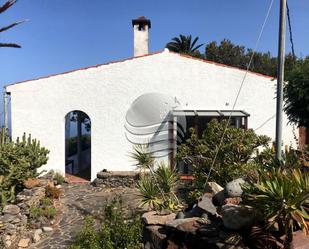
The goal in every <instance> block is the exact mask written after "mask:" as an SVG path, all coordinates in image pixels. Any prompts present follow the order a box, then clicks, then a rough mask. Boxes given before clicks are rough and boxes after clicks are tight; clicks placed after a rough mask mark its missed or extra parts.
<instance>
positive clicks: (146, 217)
mask: <svg viewBox="0 0 309 249" xmlns="http://www.w3.org/2000/svg"><path fill="white" fill-rule="evenodd" d="M175 218H176V214H174V213H170V214H162V215H161V214H158V213H157V212H155V211H151V212H147V213H144V214H143V215H142V221H143V222H144V223H145V224H146V225H165V224H166V223H167V222H170V221H172V220H174V219H175Z"/></svg>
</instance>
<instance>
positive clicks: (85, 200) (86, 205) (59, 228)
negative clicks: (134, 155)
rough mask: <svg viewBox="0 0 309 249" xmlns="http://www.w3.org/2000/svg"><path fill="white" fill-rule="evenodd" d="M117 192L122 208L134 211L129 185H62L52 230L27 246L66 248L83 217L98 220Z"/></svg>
mask: <svg viewBox="0 0 309 249" xmlns="http://www.w3.org/2000/svg"><path fill="white" fill-rule="evenodd" d="M117 195H119V196H121V198H122V201H123V205H124V207H125V209H126V210H134V211H138V210H139V208H138V198H137V190H136V189H132V188H123V187H119V188H114V189H103V188H101V187H94V186H91V185H90V184H69V185H66V186H64V187H63V196H62V197H61V205H60V208H59V209H60V211H61V215H60V218H59V220H58V222H56V224H55V225H54V227H53V228H54V229H53V231H52V232H51V233H50V234H49V235H48V236H46V237H45V238H42V240H40V241H39V242H38V243H36V244H32V245H31V247H30V248H31V249H61V248H66V247H67V246H68V245H69V244H70V243H71V241H72V239H73V238H74V235H75V234H76V231H77V230H78V229H79V228H80V227H81V226H82V224H83V220H84V217H85V216H87V215H92V216H93V217H95V218H96V219H101V217H102V215H101V214H102V212H103V210H104V206H105V205H106V204H107V203H108V202H109V201H110V200H112V199H113V198H114V197H116V196H117Z"/></svg>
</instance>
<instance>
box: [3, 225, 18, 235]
mask: <svg viewBox="0 0 309 249" xmlns="http://www.w3.org/2000/svg"><path fill="white" fill-rule="evenodd" d="M5 232H6V233H7V234H8V235H15V234H16V226H15V225H13V224H11V223H8V224H6V227H5Z"/></svg>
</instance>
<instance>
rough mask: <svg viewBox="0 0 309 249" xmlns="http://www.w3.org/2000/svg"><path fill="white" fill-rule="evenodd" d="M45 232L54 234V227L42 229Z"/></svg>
mask: <svg viewBox="0 0 309 249" xmlns="http://www.w3.org/2000/svg"><path fill="white" fill-rule="evenodd" d="M42 230H43V232H45V233H48V232H52V231H53V230H54V229H53V228H52V227H42Z"/></svg>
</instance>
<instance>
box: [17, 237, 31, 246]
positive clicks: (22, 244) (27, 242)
mask: <svg viewBox="0 0 309 249" xmlns="http://www.w3.org/2000/svg"><path fill="white" fill-rule="evenodd" d="M29 243H30V239H28V238H27V239H21V240H20V241H19V243H18V246H19V247H21V248H26V247H28V246H29Z"/></svg>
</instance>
